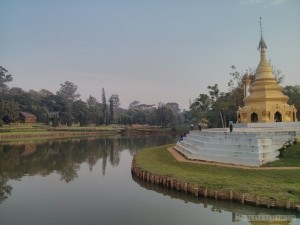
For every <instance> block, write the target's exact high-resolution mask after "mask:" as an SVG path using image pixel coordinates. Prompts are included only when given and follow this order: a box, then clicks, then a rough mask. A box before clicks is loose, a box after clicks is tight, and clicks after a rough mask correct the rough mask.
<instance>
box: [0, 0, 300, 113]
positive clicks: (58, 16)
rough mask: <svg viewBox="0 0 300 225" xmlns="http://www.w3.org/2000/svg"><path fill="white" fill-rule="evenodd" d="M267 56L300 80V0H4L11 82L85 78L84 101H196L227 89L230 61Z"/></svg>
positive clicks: (249, 62) (1, 48)
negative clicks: (263, 48) (114, 97)
mask: <svg viewBox="0 0 300 225" xmlns="http://www.w3.org/2000/svg"><path fill="white" fill-rule="evenodd" d="M260 16H261V17H262V27H263V37H264V40H265V42H266V44H267V47H268V48H267V58H268V59H270V60H271V63H272V65H274V66H275V68H276V69H278V70H280V71H282V73H283V74H284V75H285V80H284V83H283V84H282V85H283V86H285V85H296V84H300V1H299V0H226V1H225V0H210V1H204V0H151V1H147V0H109V1H108V0H89V1H84V0H43V1H40V0H0V29H1V30H0V65H1V66H3V67H4V68H6V69H7V70H8V71H9V72H10V73H11V74H12V75H13V81H12V82H10V83H8V86H9V87H20V88H22V89H23V90H25V91H28V90H35V91H39V90H41V89H47V90H49V91H51V92H53V93H56V91H58V90H59V89H60V87H61V86H60V84H63V83H64V82H65V81H70V82H72V83H74V84H75V85H78V93H80V94H81V99H82V100H83V101H86V99H87V98H88V97H89V96H90V95H92V96H94V97H96V98H97V99H98V101H99V102H101V101H102V100H101V90H102V88H104V89H105V93H106V98H109V96H110V95H111V94H118V95H119V99H120V102H121V107H122V108H128V105H129V104H130V103H131V102H133V101H135V100H137V101H140V102H141V103H144V104H158V103H159V102H162V103H168V102H177V103H178V104H179V107H180V108H181V109H188V108H189V102H192V101H193V100H194V99H195V98H197V97H198V96H199V94H200V93H207V86H209V85H214V84H218V85H219V88H220V90H221V91H228V86H227V83H228V81H229V80H230V75H229V73H230V72H231V68H230V67H231V65H235V66H236V67H237V70H238V71H240V72H242V73H244V72H245V70H246V69H248V68H252V69H255V68H256V67H257V65H258V62H259V57H260V55H259V51H258V50H257V47H258V43H259V40H260V26H259V18H260Z"/></svg>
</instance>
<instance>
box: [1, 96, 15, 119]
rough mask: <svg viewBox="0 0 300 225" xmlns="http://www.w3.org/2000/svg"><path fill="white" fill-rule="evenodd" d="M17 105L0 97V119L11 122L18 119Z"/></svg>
mask: <svg viewBox="0 0 300 225" xmlns="http://www.w3.org/2000/svg"><path fill="white" fill-rule="evenodd" d="M18 116H19V105H18V104H17V103H16V102H14V101H6V100H1V99H0V120H2V121H4V122H5V123H11V122H13V121H15V120H16V119H18Z"/></svg>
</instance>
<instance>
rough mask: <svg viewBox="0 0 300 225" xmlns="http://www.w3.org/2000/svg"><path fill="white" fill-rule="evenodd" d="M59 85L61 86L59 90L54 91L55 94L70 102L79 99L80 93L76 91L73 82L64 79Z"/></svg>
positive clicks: (76, 87)
mask: <svg viewBox="0 0 300 225" xmlns="http://www.w3.org/2000/svg"><path fill="white" fill-rule="evenodd" d="M60 86H61V87H60V89H59V91H57V93H56V94H57V95H60V96H62V97H63V98H65V99H67V100H68V101H69V102H71V103H73V102H74V101H76V100H78V99H79V97H80V94H78V93H76V92H77V89H78V86H77V85H75V84H73V83H72V82H70V81H66V82H65V83H64V84H60Z"/></svg>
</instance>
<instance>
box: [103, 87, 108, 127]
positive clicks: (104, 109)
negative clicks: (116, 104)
mask: <svg viewBox="0 0 300 225" xmlns="http://www.w3.org/2000/svg"><path fill="white" fill-rule="evenodd" d="M102 114H103V120H104V123H107V104H106V97H105V90H104V88H102Z"/></svg>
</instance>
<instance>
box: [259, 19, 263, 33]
mask: <svg viewBox="0 0 300 225" xmlns="http://www.w3.org/2000/svg"><path fill="white" fill-rule="evenodd" d="M259 26H260V35H261V36H262V25H261V16H260V17H259Z"/></svg>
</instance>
